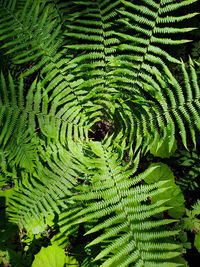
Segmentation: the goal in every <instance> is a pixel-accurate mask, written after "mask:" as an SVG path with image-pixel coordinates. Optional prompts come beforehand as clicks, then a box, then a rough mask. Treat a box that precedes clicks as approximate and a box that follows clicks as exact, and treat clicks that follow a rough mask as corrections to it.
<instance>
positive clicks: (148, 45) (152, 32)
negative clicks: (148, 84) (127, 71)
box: [135, 0, 162, 81]
mask: <svg viewBox="0 0 200 267" xmlns="http://www.w3.org/2000/svg"><path fill="white" fill-rule="evenodd" d="M161 2H162V0H160V2H159V5H158V9H157V12H156V13H155V14H156V16H155V21H154V25H153V28H152V29H151V35H150V38H149V40H148V44H147V46H146V52H145V54H144V55H143V57H142V58H143V60H142V62H141V63H140V65H139V68H138V69H137V75H136V78H135V80H136V81H137V80H138V77H139V75H140V73H141V70H142V68H143V65H144V64H145V62H146V56H147V55H148V53H149V47H150V45H151V42H152V38H153V34H154V31H155V28H156V25H157V20H158V18H159V11H160V7H161Z"/></svg>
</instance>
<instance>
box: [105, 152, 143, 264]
mask: <svg viewBox="0 0 200 267" xmlns="http://www.w3.org/2000/svg"><path fill="white" fill-rule="evenodd" d="M103 152H104V158H105V162H106V165H107V169H108V172H109V173H110V174H111V177H112V180H113V181H114V185H113V188H116V194H117V195H118V197H119V202H121V207H122V211H123V213H124V214H125V216H124V217H125V221H127V222H128V227H129V229H130V233H131V236H132V240H131V238H130V239H129V241H130V242H133V243H134V245H135V247H136V250H137V251H138V252H139V253H138V254H139V258H140V259H141V260H142V263H144V261H143V259H142V254H141V251H140V249H139V247H138V243H137V241H136V240H135V239H134V235H133V233H134V230H133V228H132V224H131V221H130V220H129V216H128V214H127V212H126V206H125V205H124V203H123V197H122V196H121V194H120V192H121V190H120V188H119V187H118V183H117V181H116V180H115V175H114V174H113V172H112V168H111V167H110V164H109V158H108V157H107V153H105V151H104V150H103Z"/></svg>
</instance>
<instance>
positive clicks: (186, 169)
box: [169, 150, 200, 191]
mask: <svg viewBox="0 0 200 267" xmlns="http://www.w3.org/2000/svg"><path fill="white" fill-rule="evenodd" d="M169 164H170V165H171V166H172V167H173V168H174V167H177V168H179V175H178V181H177V183H178V184H179V185H180V187H181V189H182V190H189V191H194V190H195V189H198V188H199V174H200V159H199V155H198V153H197V151H195V150H191V151H187V150H180V151H178V152H177V153H175V154H174V155H173V157H172V158H171V159H170V160H169Z"/></svg>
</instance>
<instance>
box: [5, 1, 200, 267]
mask: <svg viewBox="0 0 200 267" xmlns="http://www.w3.org/2000/svg"><path fill="white" fill-rule="evenodd" d="M196 3H197V0H187V1H186V0H182V1H175V0H149V1H147V0H142V1H126V0H102V1H100V0H97V1H93V0H91V1H75V0H74V1H66V2H65V1H59V0H45V1H40V0H34V1H30V0H28V1H24V0H20V1H16V0H8V1H7V0H0V49H1V53H2V59H3V60H2V63H1V65H2V66H1V68H2V70H3V71H2V73H1V85H0V185H1V186H4V185H7V184H10V185H14V188H13V189H12V192H13V194H12V197H10V198H9V203H8V209H7V213H8V216H9V220H10V221H11V222H12V223H15V224H18V225H19V226H20V229H23V228H24V229H25V230H26V231H27V232H28V233H29V232H31V231H32V234H35V233H38V232H41V231H42V230H43V228H44V227H45V225H46V224H48V223H47V222H49V221H50V222H51V225H54V224H55V218H56V220H58V226H59V230H60V233H59V234H58V235H56V237H55V239H56V240H57V239H58V240H57V241H59V242H60V243H62V244H60V243H59V242H58V243H56V246H57V245H58V244H60V245H62V246H66V243H67V242H69V240H70V237H71V235H72V234H74V235H76V234H77V232H76V230H77V229H78V227H79V225H83V226H84V227H85V228H84V229H85V230H84V231H86V234H87V235H88V239H87V242H86V243H88V245H87V248H86V249H89V248H90V246H93V245H94V246H98V248H99V249H100V253H99V254H98V255H97V256H96V259H95V261H96V263H94V264H95V266H96V264H97V265H98V264H100V265H101V266H114V265H115V266H120V267H121V266H145V267H146V266H180V265H182V263H183V262H184V260H183V259H182V258H181V257H180V255H181V254H182V252H183V249H182V245H181V244H180V243H179V241H178V240H179V239H178V233H179V230H180V229H181V226H180V225H179V224H178V223H177V224H176V226H174V223H176V222H177V220H176V219H173V218H177V217H178V218H180V217H181V216H182V214H183V212H184V205H183V202H184V199H183V197H182V195H181V204H180V203H178V204H177V203H174V199H175V197H173V193H174V192H175V191H176V192H175V193H177V192H178V193H180V190H179V188H178V186H177V185H175V182H174V180H173V181H172V180H171V181H170V179H172V176H173V175H171V176H170V175H169V177H168V175H167V174H166V175H167V177H163V176H162V177H157V176H156V177H155V179H153V181H151V182H149V180H151V178H152V175H154V174H155V173H156V172H155V170H156V168H159V167H160V166H161V165H159V164H157V165H156V164H153V165H151V166H150V167H147V168H146V170H145V171H143V170H144V168H143V169H142V171H141V169H140V170H138V166H140V157H143V156H144V154H145V153H147V152H148V151H149V150H150V151H152V149H153V148H155V147H156V151H158V150H159V149H160V148H161V147H162V146H163V144H165V145H166V147H167V148H168V150H169V151H167V154H168V155H171V153H172V151H173V148H174V144H175V143H176V139H177V137H178V136H179V135H180V137H181V140H182V143H183V145H184V146H185V147H186V148H187V149H189V148H190V143H189V140H190V139H191V140H192V142H193V145H194V147H196V146H197V145H198V135H199V129H200V126H199V123H198V121H199V119H200V117H199V114H200V108H199V107H200V106H199V95H200V94H199V92H200V90H199V81H198V71H196V66H195V63H194V62H193V60H192V59H191V58H190V59H189V64H188V65H189V66H188V67H187V66H186V64H185V63H183V62H182V60H180V59H179V58H176V55H175V53H174V52H172V51H171V52H170V49H169V47H173V48H174V47H175V48H176V49H177V47H178V46H179V45H182V44H187V42H190V41H191V40H188V39H190V38H188V39H187V38H185V36H186V35H187V33H189V32H191V31H193V30H195V29H196V28H195V27H191V26H190V25H189V24H187V23H188V22H187V21H188V20H190V19H192V18H193V17H195V16H196V15H198V12H194V11H192V10H194V6H195V4H196ZM188 7H190V9H187V8H188ZM190 10H191V11H190ZM186 22H187V23H186ZM191 36H192V35H191ZM6 61H8V65H6V66H4V64H5V62H6ZM173 65H174V66H179V67H181V68H182V70H181V71H180V72H179V75H180V76H181V77H178V78H179V80H178V79H177V78H176V77H175V75H173V69H171V66H173ZM7 69H9V71H10V72H9V71H8V73H7ZM11 73H12V74H11ZM97 122H98V123H101V122H105V123H106V124H107V125H108V128H109V130H108V133H107V134H105V136H104V137H103V138H97V137H96V136H95V131H97V130H95V127H97V126H96V123H97ZM91 132H93V133H92V134H91ZM92 137H94V140H91V139H92ZM95 138H96V139H103V140H101V141H100V142H99V141H97V140H96V139H95ZM156 175H157V174H156ZM173 190H174V191H173ZM167 193H168V197H166V194H167ZM178 193H177V194H175V195H176V197H177V195H178ZM180 194H181V193H180ZM179 206H181V208H182V210H181V212H180V213H181V215H180V216H177V217H176V216H174V211H175V210H177V207H179ZM163 214H164V215H163ZM166 214H167V215H168V217H165V215H166ZM162 215H163V216H162ZM56 223H57V221H56ZM81 227H82V226H81ZM88 227H89V230H88ZM80 229H81V228H80ZM177 229H178V230H177ZM54 241H55V240H54ZM54 241H53V240H51V242H52V243H53V242H54ZM57 241H55V242H57ZM52 245H53V244H52ZM52 247H53V246H52ZM63 252H64V251H63V250H62V254H63ZM41 254H42V253H41ZM90 258H93V256H92V257H91V255H89V254H87V259H86V261H83V265H84V264H85V265H89V264H90V263H89V262H88V259H90ZM91 264H93V262H92V263H91ZM183 264H184V263H183Z"/></svg>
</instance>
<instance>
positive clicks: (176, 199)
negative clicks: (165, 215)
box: [144, 163, 185, 218]
mask: <svg viewBox="0 0 200 267" xmlns="http://www.w3.org/2000/svg"><path fill="white" fill-rule="evenodd" d="M150 167H155V169H154V170H153V171H152V172H151V174H150V175H148V176H147V177H145V179H144V180H145V182H147V183H148V184H154V183H156V182H158V181H166V183H165V184H164V185H163V186H162V187H168V190H166V191H164V192H161V193H160V194H158V195H156V196H153V198H152V203H154V202H157V201H159V200H165V201H166V204H167V205H169V207H171V208H170V209H169V211H168V212H169V214H170V216H171V217H172V218H181V217H182V216H183V214H184V212H185V206H184V196H183V193H182V192H181V190H180V188H179V186H178V185H176V184H175V179H174V175H173V172H172V171H171V170H170V168H169V167H168V166H167V165H165V164H163V163H154V164H152V165H150Z"/></svg>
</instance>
